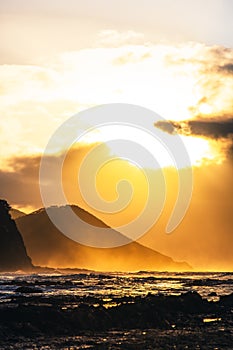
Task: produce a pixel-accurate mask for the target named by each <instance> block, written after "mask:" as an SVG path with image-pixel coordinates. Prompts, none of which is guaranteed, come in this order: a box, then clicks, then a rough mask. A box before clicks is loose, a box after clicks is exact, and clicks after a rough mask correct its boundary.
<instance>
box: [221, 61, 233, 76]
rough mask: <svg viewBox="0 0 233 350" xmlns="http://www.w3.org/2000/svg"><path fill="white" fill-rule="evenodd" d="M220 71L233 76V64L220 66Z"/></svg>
mask: <svg viewBox="0 0 233 350" xmlns="http://www.w3.org/2000/svg"><path fill="white" fill-rule="evenodd" d="M218 70H219V71H220V72H223V73H227V74H233V63H227V64H224V65H222V66H219V68H218Z"/></svg>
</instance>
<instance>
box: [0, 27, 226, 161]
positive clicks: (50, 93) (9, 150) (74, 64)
mask: <svg viewBox="0 0 233 350" xmlns="http://www.w3.org/2000/svg"><path fill="white" fill-rule="evenodd" d="M113 34H114V35H113ZM131 34H132V33H131ZM131 34H130V33H128V32H127V33H126V34H125V38H124V33H121V35H120V39H119V38H118V39H119V40H120V42H118V43H117V42H116V43H115V45H116V47H114V48H113V47H99V48H91V49H85V50H79V51H76V52H66V53H62V54H59V55H57V56H56V57H50V58H47V60H46V61H45V62H44V63H43V62H42V63H41V65H40V66H39V65H37V66H35V65H30V66H29V65H23V66H21V65H8V66H7V65H5V66H1V69H0V77H1V86H0V94H1V97H0V112H1V115H3V116H4V120H1V138H2V147H1V150H0V153H1V157H2V159H5V158H8V157H11V156H12V155H15V154H32V153H37V154H38V153H42V152H43V149H44V147H45V145H46V143H47V141H48V139H49V137H50V136H51V134H52V133H53V132H54V131H55V130H56V128H57V127H58V126H59V125H60V124H61V123H62V122H63V121H65V120H66V119H67V118H69V117H70V116H71V115H73V114H74V113H77V112H79V111H81V110H83V109H85V108H88V107H91V106H94V105H98V104H103V103H113V102H123V103H132V104H138V105H141V106H143V107H147V108H150V109H152V110H154V111H155V112H157V113H158V114H160V115H161V116H162V117H164V118H167V119H169V120H174V121H182V120H187V119H193V118H199V117H203V116H205V117H207V118H211V117H213V116H216V115H219V116H221V115H223V114H224V115H226V114H227V113H230V112H229V111H231V107H232V102H231V95H229V91H232V88H233V79H232V75H230V74H227V75H226V71H227V67H228V66H229V62H230V60H231V59H232V52H231V50H227V49H223V48H221V47H208V46H205V45H204V44H197V43H187V44H179V45H172V44H166V45H165V44H164V45H161V44H142V43H140V44H137V45H135V44H134V45H132V44H127V42H129V41H130V38H129V37H130V35H131ZM105 35H106V33H102V34H101V36H100V37H101V40H102V41H103V38H104V36H105ZM111 35H113V39H114V38H115V39H114V40H115V41H116V39H117V38H116V33H115V32H114V33H112V34H111V32H110V33H109V32H108V33H107V39H108V41H109V38H110V37H111ZM138 36H139V34H137V35H135V34H133V38H134V39H135V37H138ZM118 39H117V40H118ZM123 39H125V40H123ZM141 39H142V37H140V40H141ZM210 62H211V64H210ZM224 67H226V68H224ZM228 69H229V68H228ZM16 77H17V79H16ZM223 82H224V83H223ZM110 134H111V132H110ZM99 136H100V135H98V136H97V134H96V135H95V137H94V136H89V139H88V141H87V140H86V141H87V142H89V143H90V142H91V138H92V139H93V142H95V141H98V140H99ZM101 137H102V139H103V138H104V136H103V135H102V136H101ZM12 140H14V142H12ZM143 141H145V142H147V140H146V138H144V139H143ZM184 142H185V144H187V148H188V149H189V150H190V157H191V160H192V164H194V165H197V164H200V163H201V159H205V160H206V159H207V160H208V159H209V160H213V158H216V157H218V159H222V156H220V155H221V151H222V150H221V149H220V148H219V149H217V148H216V147H215V150H214V149H213V147H212V145H211V143H210V142H209V141H208V140H207V139H203V138H202V139H201V138H200V137H199V138H195V139H191V138H184ZM194 144H195V147H193V146H194ZM113 151H114V150H113ZM215 156H216V157H215Z"/></svg>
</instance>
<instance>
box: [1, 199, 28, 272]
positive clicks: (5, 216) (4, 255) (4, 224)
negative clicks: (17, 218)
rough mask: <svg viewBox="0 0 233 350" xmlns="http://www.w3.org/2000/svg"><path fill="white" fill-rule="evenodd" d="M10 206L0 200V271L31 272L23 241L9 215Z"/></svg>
mask: <svg viewBox="0 0 233 350" xmlns="http://www.w3.org/2000/svg"><path fill="white" fill-rule="evenodd" d="M10 209H11V208H10V206H9V204H8V203H7V202H6V201H5V200H0V271H16V270H27V271H28V270H31V269H32V268H33V265H32V262H31V259H30V258H29V256H28V255H27V252H26V248H25V246H24V242H23V239H22V237H21V234H20V232H19V231H18V229H17V226H16V224H15V222H14V220H12V219H11V216H10V214H9V211H10Z"/></svg>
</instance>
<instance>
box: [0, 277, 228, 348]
mask: <svg viewBox="0 0 233 350" xmlns="http://www.w3.org/2000/svg"><path fill="white" fill-rule="evenodd" d="M113 301H114V302H112V303H111V304H109V305H108V304H106V300H104V299H100V298H99V297H98V298H95V297H79V296H73V295H67V296H65V297H64V296H62V297H59V296H58V297H56V296H52V297H49V296H48V295H46V296H44V295H43V290H42V289H40V288H39V287H38V286H37V288H35V287H33V286H30V285H28V284H27V285H20V286H19V287H18V288H17V289H16V291H15V296H14V297H12V298H11V299H10V300H5V302H4V303H1V305H0V339H1V340H0V348H1V349H5V348H6V349H10V346H11V345H12V346H13V347H14V348H15V346H16V347H17V343H18V342H19V340H20V339H21V340H20V344H21V345H20V346H21V349H23V348H24V347H23V343H24V342H25V344H27V343H28V342H29V343H30V341H31V342H32V339H34V338H35V339H36V338H37V339H39V340H38V342H39V343H41V344H42V343H43V341H44V342H46V339H48V337H49V339H53V341H54V342H55V343H54V344H56V342H57V340H56V339H63V341H64V342H66V341H68V340H69V339H70V342H71V343H73V345H75V344H76V343H77V342H79V343H80V344H81V343H82V341H84V340H85V339H86V338H87V334H92V336H91V338H90V337H89V341H90V340H91V339H92V340H93V339H96V338H98V334H99V337H100V338H105V339H108V340H105V341H104V342H103V344H102V345H103V346H102V347H98V346H95V347H91V346H90V347H89V348H90V349H130V348H131V349H139V348H140V347H137V345H136V344H137V343H136V340H135V339H137V338H138V335H140V334H141V335H142V337H141V338H140V339H141V340H140V341H139V339H138V341H139V343H138V344H140V342H141V341H142V340H143V339H144V340H145V344H144V347H141V348H140V349H159V348H160V347H159V346H160V345H158V347H155V341H158V342H160V343H161V344H162V345H161V346H163V347H161V348H163V349H173V348H175V349H177V348H178V349H184V348H185V347H179V341H178V340H177V339H178V338H179V337H180V339H183V340H182V342H184V343H182V344H183V345H184V344H185V342H186V343H187V344H189V343H190V342H197V340H198V339H199V338H200V339H199V343H200V342H202V343H203V344H202V346H201V347H200V348H201V349H214V348H216V349H223V348H224V349H231V346H232V329H233V319H232V309H233V293H232V294H231V295H227V296H223V297H220V299H219V300H218V301H215V302H214V301H207V300H206V299H203V298H202V297H201V296H200V295H199V294H198V293H196V292H188V293H184V294H181V295H177V296H175V295H174V296H164V295H151V294H148V295H147V296H146V297H139V296H137V297H123V298H114V300H113ZM149 330H150V331H149ZM114 332H115V333H114ZM124 332H126V333H127V334H128V335H129V336H130V337H131V338H132V339H131V340H130V342H129V339H128V340H127V342H128V345H127V346H128V347H114V346H115V345H114V344H112V345H111V342H112V339H114V336H115V337H116V339H115V343H116V344H117V339H118V340H119V337H122V336H123V334H124ZM143 332H144V333H145V334H143ZM110 334H115V335H114V336H110ZM132 334H134V336H133V335H132ZM152 334H157V337H155V338H153V337H152V336H151V335H152ZM195 334H196V335H195ZM117 335H118V336H117ZM148 337H149V338H151V337H152V338H153V339H152V338H151V339H149V338H148ZM126 338H127V337H126ZM210 338H211V341H210V340H208V339H210ZM172 339H173V340H172ZM185 339H186V340H185ZM53 341H52V340H51V344H50V345H51V347H49V348H53V347H52V344H53ZM164 341H165V343H163V342H164ZM169 341H170V342H172V343H171V344H170V346H171V345H172V344H173V343H174V346H173V347H172V346H171V347H166V346H168V345H166V343H167V342H168V343H169ZM206 341H207V343H206ZM208 342H209V344H212V345H208ZM58 343H59V342H58ZM133 343H134V344H135V346H134V347H130V346H131V345H132V344H133ZM59 344H60V345H61V342H60V343H59ZM107 344H108V345H107ZM130 344H131V345H130ZM146 344H147V345H146ZM153 344H154V345H153ZM158 344H159V343H158ZM164 344H165V345H164ZM175 344H177V346H175ZM187 344H186V345H187ZM190 344H191V343H190ZM193 344H194V343H193ZM213 344H215V347H213ZM60 345H59V346H60ZM76 345H77V344H76ZM152 345H153V346H154V347H153V346H152ZM25 346H26V345H25ZM30 346H31V348H34V347H32V344H31V345H30ZM37 346H38V344H37ZM54 346H55V345H54ZM59 346H58V344H57V346H55V348H57V349H58V348H62V347H59ZM93 346H94V345H93ZM104 346H105V347H104ZM106 346H108V347H106ZM150 346H151V347H150ZM208 346H209V347H208ZM26 348H28V347H25V349H26ZM29 348H30V347H29ZM37 348H38V349H39V348H40V347H35V349H37ZM64 348H67V347H64ZM68 348H69V347H68ZM76 348H77V349H78V348H79V347H76ZM81 348H82V347H80V349H81ZM187 348H190V349H196V348H197V349H198V347H192V346H191V347H187Z"/></svg>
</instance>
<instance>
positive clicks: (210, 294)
mask: <svg viewBox="0 0 233 350" xmlns="http://www.w3.org/2000/svg"><path fill="white" fill-rule="evenodd" d="M216 296H217V293H216V292H211V293H209V294H208V297H216Z"/></svg>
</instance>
